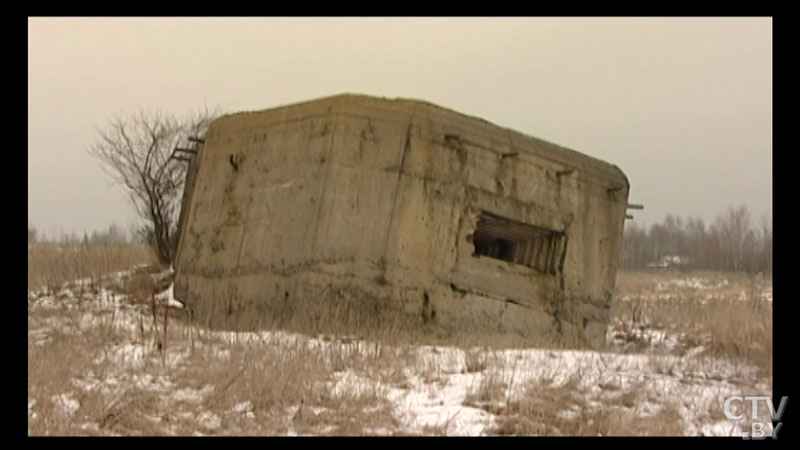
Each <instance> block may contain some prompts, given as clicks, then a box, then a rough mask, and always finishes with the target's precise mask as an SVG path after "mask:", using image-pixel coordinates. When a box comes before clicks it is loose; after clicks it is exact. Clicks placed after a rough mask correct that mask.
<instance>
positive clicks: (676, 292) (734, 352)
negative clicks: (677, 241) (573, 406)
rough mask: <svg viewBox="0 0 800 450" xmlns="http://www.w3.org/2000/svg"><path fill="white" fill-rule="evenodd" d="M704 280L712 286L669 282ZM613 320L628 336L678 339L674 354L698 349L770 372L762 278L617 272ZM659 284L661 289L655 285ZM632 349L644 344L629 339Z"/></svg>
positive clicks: (769, 312) (767, 307)
mask: <svg viewBox="0 0 800 450" xmlns="http://www.w3.org/2000/svg"><path fill="white" fill-rule="evenodd" d="M676 277H677V279H678V280H686V279H689V280H698V279H700V280H704V281H706V282H707V283H708V285H710V286H711V287H708V288H693V287H691V286H683V285H669V284H666V286H667V288H664V287H663V286H665V283H670V280H675V279H676ZM618 279H619V280H620V282H619V283H618V286H617V292H618V295H617V298H616V300H615V301H614V303H613V304H612V309H611V316H612V324H614V325H615V326H616V327H617V328H622V329H623V331H626V332H628V334H629V335H631V336H632V335H634V334H635V333H633V332H634V331H636V329H637V328H638V329H639V330H644V329H649V330H658V331H661V332H664V333H670V334H672V335H673V336H677V337H678V339H679V342H678V345H677V347H676V348H675V352H677V353H678V354H681V353H682V352H685V351H686V350H688V349H691V348H697V347H698V346H702V347H703V352H702V353H703V354H704V355H708V356H713V357H717V358H726V359H730V360H741V361H744V362H747V363H750V364H754V365H756V366H757V367H759V368H760V370H761V371H762V375H763V376H767V377H770V376H771V374H772V304H771V303H770V302H769V301H766V300H764V299H762V296H761V293H762V292H763V290H764V289H765V288H767V287H768V286H769V282H768V281H767V280H763V279H760V278H757V277H752V276H748V275H745V274H728V273H719V272H701V273H696V272H693V273H690V274H678V273H674V272H621V273H620V274H619V276H618ZM659 283H661V286H662V288H661V289H659ZM633 344H638V346H637V345H634V346H633V347H632V348H633V350H636V351H642V350H644V349H645V348H646V347H647V346H648V345H649V344H650V343H649V342H643V341H638V342H633Z"/></svg>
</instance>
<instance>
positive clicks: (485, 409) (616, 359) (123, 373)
mask: <svg viewBox="0 0 800 450" xmlns="http://www.w3.org/2000/svg"><path fill="white" fill-rule="evenodd" d="M168 275H169V274H168V273H162V274H152V275H148V276H149V277H151V278H152V279H153V280H154V281H155V283H154V284H158V283H159V282H161V283H164V280H167V281H166V282H167V283H168ZM622 275H624V276H628V277H630V278H628V279H624V277H623V279H621V281H620V283H619V284H620V289H621V290H622V291H623V292H620V295H618V297H619V298H618V299H617V300H616V303H615V307H614V321H613V323H612V325H611V326H610V327H609V333H608V345H607V348H605V349H603V350H602V351H588V350H575V349H555V348H554V349H524V348H497V347H496V346H492V345H490V343H487V345H486V346H478V347H473V348H456V347H444V346H432V345H419V346H412V345H401V344H392V345H390V344H386V343H379V342H376V341H368V340H363V339H356V338H352V337H347V336H316V337H312V336H306V335H301V334H292V333H286V332H280V331H263V332H224V331H212V330H208V329H203V328H201V327H199V326H196V325H191V324H190V323H189V322H187V321H186V320H185V319H184V318H183V315H184V314H183V311H182V309H181V305H180V303H178V302H175V301H174V300H173V299H172V298H171V287H170V288H168V289H166V290H164V291H162V292H161V293H160V294H158V295H157V296H156V298H155V303H150V302H149V301H147V300H146V299H145V300H139V298H143V299H144V298H145V297H137V296H136V295H134V294H131V295H126V294H121V293H120V292H125V289H122V287H124V286H126V285H127V284H128V283H130V282H131V280H132V279H133V278H134V277H133V276H132V272H120V273H116V274H111V275H109V276H106V277H104V278H103V279H101V280H79V281H76V282H73V283H68V284H66V285H63V286H62V287H61V288H60V289H58V290H52V289H51V290H32V291H31V292H30V293H29V299H28V433H29V434H37V435H41V434H58V435H62V434H67V435H75V434H86V435H240V434H249V435H342V434H344V435H469V436H480V435H493V434H524V435H559V434H565V435H573V434H580V435H595V436H596V435H726V436H727V435H738V434H741V431H742V429H745V430H746V429H747V428H746V427H747V426H748V424H747V423H746V421H745V422H742V423H733V422H731V421H729V420H728V419H726V418H725V416H724V414H723V410H722V403H723V401H724V398H726V397H727V396H730V395H770V394H771V389H772V387H771V359H770V360H769V367H767V365H766V364H767V363H765V362H764V360H762V359H759V358H758V355H761V354H766V353H771V340H765V339H766V338H765V337H764V336H765V335H764V333H765V332H766V331H765V330H764V329H761V328H758V329H757V330H743V331H742V330H740V331H739V332H740V333H750V334H747V335H746V336H745V335H741V336H738V337H736V336H735V335H733V336H732V337H730V339H732V340H733V339H734V338H736V339H739V340H740V341H741V342H743V343H744V344H741V342H740V343H739V344H737V345H747V346H748V347H747V348H745V349H744V350H743V349H742V348H740V347H731V346H730V345H728V343H727V341H725V339H728V337H727V336H728V335H727V334H725V332H724V329H725V328H726V327H728V328H729V327H731V326H733V325H734V324H730V323H717V324H709V323H706V322H703V320H705V319H706V318H707V317H717V316H718V315H719V314H718V312H717V311H716V310H714V309H713V308H716V306H714V304H715V302H734V301H736V302H739V303H741V304H748V305H751V304H752V305H755V306H748V308H757V309H753V310H754V311H761V312H762V313H763V314H765V315H762V316H759V317H761V319H759V320H762V321H763V317H766V316H767V315H769V316H770V317H771V301H772V295H771V285H769V283H766V282H764V281H763V280H760V281H758V283H755V282H752V281H751V282H750V284H747V285H745V284H743V283H741V282H740V281H738V280H735V279H730V280H729V279H727V278H724V277H723V276H722V275H715V276H704V275H703V274H700V275H697V276H695V275H690V276H685V275H677V274H672V275H669V276H667V275H663V274H659V275H658V276H657V277H656V276H652V277H653V278H652V279H647V280H645V277H651V275H649V274H622ZM622 275H621V276H622ZM754 283H755V284H754ZM742 286H744V287H742ZM128 291H129V289H128ZM754 298H755V299H757V300H758V301H755V300H752V299H754ZM687 302H692V303H691V304H692V305H693V306H692V308H712V310H711V311H709V314H708V315H707V316H704V315H703V314H702V313H697V311H695V310H690V311H688V312H687V311H686V309H687V307H686V305H687V304H688V303H687ZM726 304H727V303H726ZM662 305H674V308H672V309H670V307H662ZM764 308H768V310H767V311H766V312H764ZM724 310H726V311H734V310H736V308H733V309H732V308H730V307H728V306H725V307H724ZM701 311H705V309H703V310H701ZM742 311H743V312H742V313H741V314H742V315H747V314H750V312H751V309H744V310H742ZM684 313H685V314H688V316H683V315H682V314H684ZM767 313H768V314H767ZM743 320H747V321H752V320H753V318H752V317H747V318H744V319H743ZM676 323H677V324H676ZM715 327H720V330H723V331H717V329H716V328H715ZM767 331H769V334H770V335H771V323H770V324H769V330H767ZM759 333H760V334H759ZM745 338H747V339H745ZM731 345H733V344H731ZM748 349H749V350H748ZM754 355H755V356H754Z"/></svg>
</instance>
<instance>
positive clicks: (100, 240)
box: [28, 224, 142, 244]
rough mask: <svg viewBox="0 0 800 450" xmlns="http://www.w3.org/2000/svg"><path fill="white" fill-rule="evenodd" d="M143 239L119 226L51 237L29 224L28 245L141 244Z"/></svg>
mask: <svg viewBox="0 0 800 450" xmlns="http://www.w3.org/2000/svg"><path fill="white" fill-rule="evenodd" d="M141 241H142V238H141V237H140V235H139V233H138V232H137V230H136V229H133V228H132V229H131V231H130V232H127V231H125V229H123V228H122V227H121V226H119V225H117V224H112V225H110V226H109V227H108V228H107V229H106V230H103V231H97V230H95V231H92V232H91V233H87V232H85V231H84V232H83V234H79V233H77V232H76V231H72V232H71V233H66V232H64V231H63V230H62V231H61V232H60V234H56V233H55V232H53V233H52V235H51V236H44V235H43V234H41V233H40V232H39V231H38V230H37V229H36V227H34V226H33V225H30V224H28V243H32V242H54V243H58V242H60V243H63V244H81V243H90V244H104V243H122V244H124V243H128V242H141Z"/></svg>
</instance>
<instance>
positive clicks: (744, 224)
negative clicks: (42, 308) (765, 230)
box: [717, 205, 752, 270]
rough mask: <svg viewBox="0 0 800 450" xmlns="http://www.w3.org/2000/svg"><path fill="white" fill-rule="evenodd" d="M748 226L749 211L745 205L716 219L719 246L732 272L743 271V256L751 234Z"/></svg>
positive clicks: (730, 209) (749, 221)
mask: <svg viewBox="0 0 800 450" xmlns="http://www.w3.org/2000/svg"><path fill="white" fill-rule="evenodd" d="M750 224H751V219H750V210H749V209H747V206H746V205H741V206H739V207H738V208H733V207H731V208H728V210H727V211H726V212H725V214H724V215H722V216H719V217H717V228H718V229H719V232H720V234H719V238H720V239H721V241H720V245H721V247H722V249H723V252H724V255H725V259H726V260H727V261H728V264H729V267H731V268H732V269H733V270H742V269H744V263H745V261H744V259H745V254H746V252H747V250H748V246H749V244H750V242H749V241H750V240H751V234H752V233H751V232H750V231H751V229H750Z"/></svg>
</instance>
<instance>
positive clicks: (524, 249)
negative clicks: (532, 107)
mask: <svg viewBox="0 0 800 450" xmlns="http://www.w3.org/2000/svg"><path fill="white" fill-rule="evenodd" d="M628 189H629V185H628V180H627V178H626V177H625V175H624V174H623V173H622V172H621V171H620V170H619V169H618V168H617V167H616V166H613V165H611V164H608V163H605V162H603V161H600V160H597V159H594V158H591V157H589V156H586V155H583V154H581V153H578V152H575V151H573V150H569V149H566V148H564V147H560V146H558V145H555V144H551V143H549V142H545V141H543V140H540V139H536V138H533V137H529V136H525V135H523V134H520V133H517V132H515V131H512V130H509V129H505V128H501V127H498V126H495V125H493V124H491V123H489V122H486V121H484V120H481V119H478V118H474V117H469V116H465V115H463V114H459V113H457V112H454V111H451V110H448V109H444V108H441V107H438V106H435V105H432V104H429V103H426V102H422V101H416V100H387V99H381V98H373V97H367V96H361V95H340V96H335V97H330V98H324V99H320V100H315V101H310V102H305V103H300V104H295V105H290V106H283V107H279V108H274V109H269V110H265V111H259V112H248V113H239V114H233V115H229V116H225V117H222V118H220V119H217V120H216V121H215V122H214V123H213V124H212V125H211V127H210V129H209V131H208V133H207V135H206V139H205V144H204V145H203V146H202V147H201V148H200V149H199V151H198V153H197V155H196V157H195V159H194V161H193V162H192V163H191V165H190V170H189V174H188V178H187V192H186V195H185V197H184V203H183V210H182V213H181V215H182V219H181V230H180V237H179V247H178V252H177V257H176V264H175V270H176V281H175V288H176V290H175V295H176V297H177V298H178V299H180V300H182V301H183V302H184V303H186V304H187V305H188V306H189V307H190V308H191V309H192V310H193V311H194V313H195V314H196V317H199V318H201V320H208V321H211V322H213V321H214V320H215V319H217V318H221V317H227V318H230V317H231V316H238V317H243V318H244V317H246V318H248V319H253V318H258V317H259V315H260V314H268V311H271V310H273V309H271V308H272V306H274V305H277V304H280V303H281V302H284V303H285V302H292V301H296V299H303V300H304V301H309V300H313V301H320V302H334V301H336V300H335V298H336V296H341V295H348V296H350V297H351V298H352V297H358V296H363V298H369V299H379V300H380V302H383V303H385V304H386V305H394V306H397V305H399V306H401V307H402V308H403V309H404V310H405V311H407V312H408V313H410V314H415V315H419V316H421V317H422V320H427V321H431V320H432V321H433V322H434V323H436V324H439V325H441V326H442V327H445V328H461V329H464V328H467V329H471V330H473V329H474V330H477V329H486V330H494V331H497V330H500V331H502V332H511V333H518V334H521V335H524V336H534V335H555V334H559V333H560V334H568V335H576V336H582V337H584V338H586V339H587V340H589V341H592V342H602V340H603V339H604V336H605V331H606V324H607V322H608V318H609V307H610V301H611V293H612V291H613V288H614V280H615V275H616V270H617V261H618V257H619V252H620V244H621V239H622V230H623V222H624V220H625V212H626V206H627V199H628ZM333 293H335V294H336V295H333ZM271 305H272V306H271Z"/></svg>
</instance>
